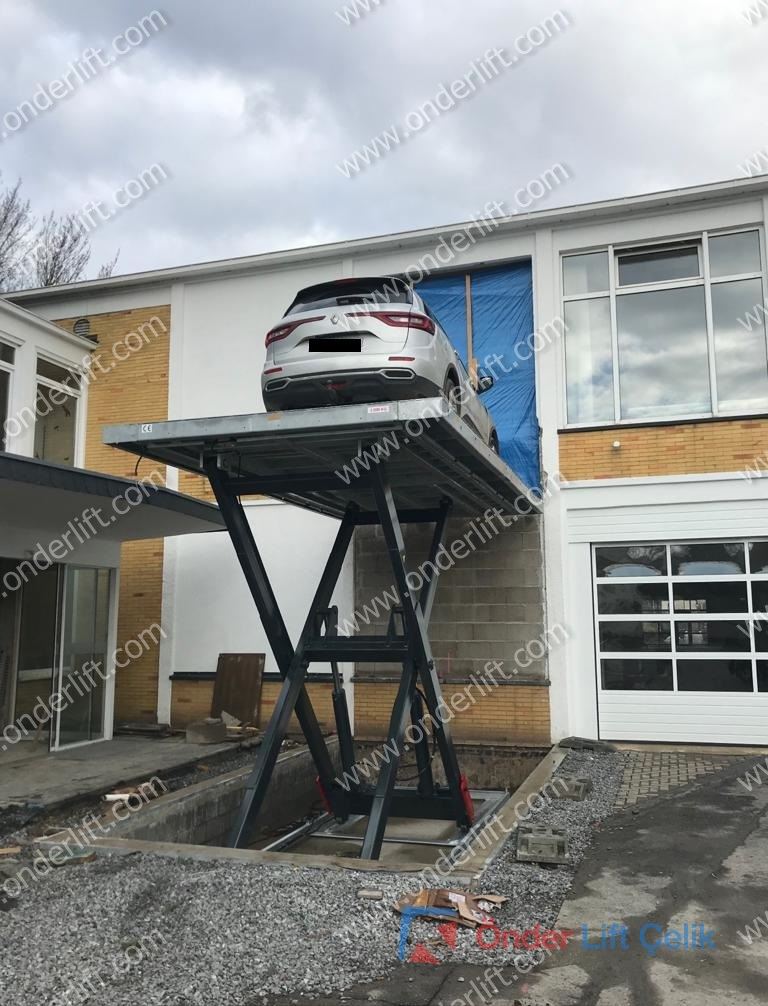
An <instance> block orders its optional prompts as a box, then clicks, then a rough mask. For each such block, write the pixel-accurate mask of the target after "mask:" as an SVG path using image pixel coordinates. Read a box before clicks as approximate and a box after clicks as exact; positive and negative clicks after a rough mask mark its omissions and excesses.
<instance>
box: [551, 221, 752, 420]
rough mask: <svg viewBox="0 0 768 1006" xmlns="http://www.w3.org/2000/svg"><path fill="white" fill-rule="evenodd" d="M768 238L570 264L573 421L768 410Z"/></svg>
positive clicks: (583, 258)
mask: <svg viewBox="0 0 768 1006" xmlns="http://www.w3.org/2000/svg"><path fill="white" fill-rule="evenodd" d="M763 297H764V291H763V273H762V264H761V255H760V233H759V231H757V230H749V231H739V232H737V233H730V234H708V233H704V234H702V235H701V237H700V238H696V239H695V240H689V241H684V242H678V243H675V244H665V245H656V246H645V247H640V248H614V247H612V246H611V247H609V248H607V249H605V250H601V251H595V252H587V253H585V254H578V255H567V256H565V257H564V258H563V301H564V303H563V319H564V321H565V325H566V349H565V358H566V360H565V365H566V386H567V416H568V422H569V423H571V424H579V423H613V422H621V421H624V422H633V421H640V422H641V421H643V420H653V419H673V418H691V417H697V416H711V415H722V414H734V413H749V412H758V411H765V410H768V355H767V354H766V333H765V315H766V306H765V302H764V299H763Z"/></svg>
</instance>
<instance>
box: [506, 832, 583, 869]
mask: <svg viewBox="0 0 768 1006" xmlns="http://www.w3.org/2000/svg"><path fill="white" fill-rule="evenodd" d="M517 859H518V862H521V863H558V864H565V863H569V862H570V859H569V857H568V838H567V836H566V834H565V829H563V828H548V827H546V825H543V824H523V825H520V827H519V828H518V833H517Z"/></svg>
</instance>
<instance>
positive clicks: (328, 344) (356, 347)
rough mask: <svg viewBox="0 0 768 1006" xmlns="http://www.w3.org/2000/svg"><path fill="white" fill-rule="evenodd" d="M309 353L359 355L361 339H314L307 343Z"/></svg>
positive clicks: (361, 346)
mask: <svg viewBox="0 0 768 1006" xmlns="http://www.w3.org/2000/svg"><path fill="white" fill-rule="evenodd" d="M307 345H308V346H309V351H310V353H360V352H361V351H362V348H363V340H362V339H334V338H315V339H310V340H309V342H308V343H307Z"/></svg>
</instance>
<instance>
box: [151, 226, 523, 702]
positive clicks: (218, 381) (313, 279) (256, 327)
mask: <svg viewBox="0 0 768 1006" xmlns="http://www.w3.org/2000/svg"><path fill="white" fill-rule="evenodd" d="M435 243H436V242H435V241H434V239H433V240H432V242H431V243H430V242H429V241H425V243H424V245H423V246H422V247H421V248H418V249H415V250H413V249H411V250H409V251H408V252H400V253H392V252H386V253H378V254H374V255H367V256H365V258H358V259H356V260H353V259H350V258H342V257H341V255H340V256H339V258H337V259H326V260H323V261H320V262H317V263H312V264H308V265H305V266H295V265H294V266H292V267H288V268H283V269H276V270H273V271H270V272H260V273H251V274H249V275H243V276H227V277H225V278H219V279H212V280H204V281H196V282H185V283H177V284H174V286H173V288H172V290H171V353H170V392H169V412H168V417H169V419H181V418H196V417H202V416H217V415H219V416H220V415H235V414H238V413H249V412H262V411H263V410H264V406H263V403H262V400H261V381H260V378H261V369H262V365H263V362H264V356H265V347H264V338H265V336H266V334H267V332H268V331H269V329H270V328H272V327H273V326H274V325H275V324H276V323H277V322H278V321H279V319H280V318H281V317H282V315H283V314H284V313H285V310H286V308H287V307H288V305H289V304H290V303H291V301H292V299H293V297H294V296H295V294H296V293H297V291H298V290H300V289H301V288H302V287H305V286H310V285H312V284H314V283H321V282H324V281H325V280H331V279H335V278H337V277H339V276H351V275H377V274H387V273H391V272H398V271H404V270H405V269H407V268H408V267H410V266H411V265H413V264H416V263H418V262H419V261H420V259H421V256H423V255H425V254H428V253H430V252H433V251H434V249H435ZM532 250H533V238H532V237H531V236H530V235H525V236H516V237H515V238H513V239H509V238H508V239H505V240H504V241H500V240H497V239H493V238H488V239H486V241H485V242H480V243H479V244H478V245H476V246H475V247H474V248H473V249H470V250H468V251H467V252H466V253H465V254H464V255H463V256H461V257H460V259H457V261H456V263H455V264H456V265H459V264H462V265H466V264H469V263H470V262H474V263H478V262H482V261H484V260H485V259H486V258H489V257H491V255H495V256H498V257H503V258H520V257H523V256H526V255H530V254H531V253H532ZM169 484H170V485H171V486H175V484H176V483H175V475H174V474H173V473H171V476H170V477H169ZM248 513H249V519H250V523H251V526H252V528H253V531H254V535H255V538H256V541H257V544H258V546H259V548H260V549H261V550H262V552H263V556H264V559H265V562H266V565H267V567H268V569H269V571H270V573H271V574H272V576H273V584H274V587H275V590H276V593H277V596H278V600H279V602H280V604H281V607H282V609H283V614H284V617H285V620H286V623H287V625H288V630H289V632H290V634H291V636H292V639H293V641H294V643H295V642H296V640H297V638H298V635H299V632H300V631H301V628H302V625H303V622H304V618H305V616H306V613H307V609H308V607H309V604H310V602H311V599H312V594H313V593H314V589H315V587H316V585H317V581H318V579H319V577H320V573H321V571H322V567H323V564H324V562H325V560H326V559H327V557H328V553H329V551H330V547H331V544H332V542H333V538H334V536H335V533H336V528H337V527H338V524H337V522H336V521H334V520H331V519H328V518H324V517H319V516H317V515H315V514H311V513H308V512H305V511H302V510H299V509H296V508H293V507H290V506H286V505H285V504H281V503H269V504H258V505H255V506H249V507H248ZM165 555H166V559H165V576H164V586H163V619H164V626H165V628H166V631H167V632H168V639H167V640H166V641H164V643H163V645H162V647H161V651H160V689H159V694H160V699H159V709H158V715H159V718H160V719H161V720H164V721H166V722H167V721H168V719H169V717H170V704H171V684H170V675H171V674H172V673H173V672H174V671H213V670H215V668H216V660H217V657H218V654H219V653H220V652H232V651H235V652H237V651H246V652H265V653H267V663H266V669H267V670H268V671H275V670H277V667H276V665H275V663H274V658H273V657H272V655H271V653H270V652H269V647H268V645H267V642H266V637H265V635H264V631H263V629H262V627H261V623H260V621H259V618H258V614H257V612H256V609H255V607H254V604H253V601H252V600H251V598H250V595H249V593H248V590H247V587H246V585H245V581H244V579H243V576H242V573H241V571H240V568H239V566H238V565H237V562H236V560H235V557H234V553H233V550H232V544H231V542H230V540H229V538H228V537H225V536H224V535H210V536H208V535H199V536H194V537H185V538H181V539H168V540H166V552H165ZM335 603H337V604H338V605H339V610H340V615H341V616H342V617H343V616H344V615H349V614H351V612H352V610H353V607H354V604H353V559H352V550H351V549H350V555H349V557H348V560H347V565H346V567H345V569H344V572H343V573H342V576H341V578H340V583H339V587H338V589H337V591H336V597H335ZM312 669H313V670H315V669H316V670H324V669H326V668H323V667H322V666H321V665H313V668H312ZM342 670H343V672H344V676H345V679H347V680H349V678H350V677H351V665H349V666H344V667H343V668H342ZM347 695H348V700H349V705H350V715H351V716H354V695H353V689H352V687H351V686H350V687H347ZM353 722H354V719H353Z"/></svg>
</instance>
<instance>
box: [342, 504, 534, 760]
mask: <svg viewBox="0 0 768 1006" xmlns="http://www.w3.org/2000/svg"><path fill="white" fill-rule="evenodd" d="M475 525H481V527H484V528H486V529H487V531H486V532H485V533H484V535H482V536H480V535H478V536H473V538H472V539H471V542H472V543H474V546H475V547H473V548H472V550H471V551H470V552H469V554H467V555H466V557H464V558H461V559H456V560H455V562H454V564H453V565H452V566H451V568H449V569H446V571H445V572H443V573H441V575H440V582H439V585H438V588H437V595H436V601H435V606H434V608H433V612H432V619H431V622H430V629H429V633H430V640H431V642H432V649H433V653H434V657H435V661H436V666H437V670H438V674H439V676H440V678H441V679H442V680H443V681H444V682H445V689H446V692H448V693H452V692H458V691H461V690H462V685H463V684H465V683H468V682H470V681H471V679H472V677H473V676H474V677H475V678H476V679H479V680H482V678H483V676H484V670H485V668H486V665H487V664H488V663H489V662H493V661H498V662H500V663H501V664H502V665H503V668H504V671H505V674H506V680H505V681H504V683H500V684H499V685H498V687H496V688H494V689H493V691H492V692H491V693H490V694H488V695H485V696H482V697H477V696H475V700H474V701H473V702H472V705H471V706H470V708H468V709H466V710H465V711H463V712H457V714H456V717H455V722H454V725H453V729H454V731H455V733H456V736H457V737H460V738H462V739H464V740H471V741H480V742H482V741H485V740H487V741H491V740H492V741H496V742H498V741H505V742H509V743H547V742H548V741H549V702H548V688H547V684H548V681H547V665H546V658H545V657H540V658H539V659H533V658H532V657H530V656H528V655H527V654H526V652H525V648H526V646H527V644H529V643H530V642H531V641H533V640H538V639H540V638H541V637H542V636H543V633H544V580H543V577H544V563H543V547H542V537H541V531H542V528H541V519H540V518H539V517H524V518H520V519H518V521H517V522H516V523H514V524H512V525H511V526H510V527H508V528H504V527H503V526H502V525H501V523H500V522H499V521H498V520H496V521H493V522H490V521H489V522H485V521H482V522H481V521H479V520H476V521H475ZM470 527H471V522H470V521H468V520H463V519H457V520H451V521H450V522H449V525H448V529H447V532H446V536H445V543H446V547H447V549H448V551H450V545H451V543H452V542H455V541H458V540H460V539H462V538H464V540H468V539H467V538H466V537H465V536H466V535H467V533H468V531H469V529H470ZM431 533H432V529H431V526H429V525H427V526H424V525H408V526H406V527H405V528H404V534H405V543H406V550H407V555H408V568H409V569H410V570H417V569H418V568H419V566H420V565H421V564H422V563H423V562H424V561H425V559H426V557H427V553H428V549H429V543H430V539H431ZM482 537H485V538H487V540H485V541H482V540H481V539H482ZM354 547H355V569H356V576H355V609H356V612H357V613H358V615H361V614H363V613H365V611H366V606H367V619H368V621H367V624H365V619H361V620H360V623H359V624H360V631H361V632H364V633H371V634H376V633H381V632H384V631H385V630H386V626H387V618H388V616H387V612H386V602H385V601H384V598H385V592H386V591H388V590H391V588H392V584H393V581H392V571H391V567H390V565H389V560H388V557H387V554H386V551H385V549H384V541H383V536H382V533H381V529H380V528H378V527H365V528H360V529H358V531H357V532H356V536H355V546H354ZM446 565H447V563H446ZM377 599H378V601H377ZM374 612H375V613H376V614H374ZM376 615H377V617H376ZM399 675H400V666H399V665H393V664H365V665H359V666H358V667H357V668H356V673H355V730H356V734H357V735H358V736H360V737H366V738H373V737H376V738H380V737H384V736H385V735H386V729H387V726H388V713H389V711H390V710H391V703H392V699H393V697H394V690H395V687H396V681H397V680H399Z"/></svg>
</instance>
